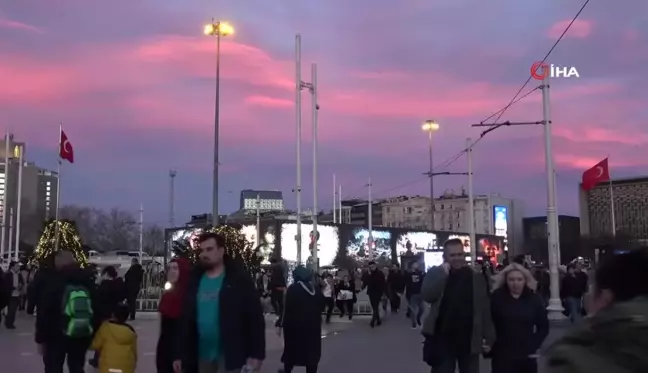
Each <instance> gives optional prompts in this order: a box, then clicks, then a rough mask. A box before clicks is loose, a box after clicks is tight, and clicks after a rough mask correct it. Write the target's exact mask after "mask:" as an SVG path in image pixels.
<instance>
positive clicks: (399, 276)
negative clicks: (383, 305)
mask: <svg viewBox="0 0 648 373" xmlns="http://www.w3.org/2000/svg"><path fill="white" fill-rule="evenodd" d="M404 288H405V276H404V275H403V271H401V269H400V267H399V266H398V263H394V264H393V265H392V268H391V270H390V271H389V276H388V277H387V292H388V293H389V303H390V305H391V311H392V313H398V310H399V309H400V306H401V296H402V295H403V289H404Z"/></svg>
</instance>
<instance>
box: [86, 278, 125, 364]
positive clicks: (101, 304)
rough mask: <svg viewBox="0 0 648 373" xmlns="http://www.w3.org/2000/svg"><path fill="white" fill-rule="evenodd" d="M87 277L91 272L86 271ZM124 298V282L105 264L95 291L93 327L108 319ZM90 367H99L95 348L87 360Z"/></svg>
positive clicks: (97, 326) (97, 327)
mask: <svg viewBox="0 0 648 373" xmlns="http://www.w3.org/2000/svg"><path fill="white" fill-rule="evenodd" d="M86 273H87V275H88V277H91V276H92V275H91V273H90V272H87V271H86ZM125 298H126V290H125V287H124V282H123V281H122V279H121V278H119V277H118V276H117V270H116V269H115V267H113V266H107V267H105V268H104V269H103V270H102V271H101V283H99V287H98V289H97V292H96V302H95V308H94V309H95V313H94V323H95V329H99V327H100V326H101V324H102V323H103V322H104V321H107V320H110V318H111V317H112V316H113V315H114V314H115V310H117V307H118V306H119V304H120V303H123V302H124V299H125ZM88 363H89V364H90V366H91V367H93V368H98V367H99V351H98V350H95V351H94V355H93V357H92V358H91V359H90V361H89V362H88Z"/></svg>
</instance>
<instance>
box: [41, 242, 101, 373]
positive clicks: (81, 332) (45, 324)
mask: <svg viewBox="0 0 648 373" xmlns="http://www.w3.org/2000/svg"><path fill="white" fill-rule="evenodd" d="M54 265H55V270H54V271H52V272H49V273H47V275H46V276H47V277H41V279H42V281H43V282H42V283H41V284H42V291H39V297H40V299H38V301H37V307H38V312H37V314H36V330H35V340H36V344H37V345H38V352H39V353H40V354H41V356H42V357H43V365H44V366H45V373H62V372H63V364H64V363H65V362H66V360H67V366H68V372H69V373H84V371H85V370H84V366H85V356H86V351H87V350H88V347H89V346H90V342H91V340H92V335H93V333H94V328H93V309H94V304H95V300H94V294H95V290H94V283H93V282H92V279H91V278H90V277H89V276H88V275H87V273H86V272H85V271H83V270H82V269H81V268H80V267H79V264H78V263H77V262H76V260H75V258H74V255H73V254H72V253H71V252H70V251H67V250H62V251H59V252H58V253H56V257H55V259H54Z"/></svg>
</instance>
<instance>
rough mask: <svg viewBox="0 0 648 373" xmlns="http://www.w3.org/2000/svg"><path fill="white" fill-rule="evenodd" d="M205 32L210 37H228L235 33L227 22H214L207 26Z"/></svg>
mask: <svg viewBox="0 0 648 373" xmlns="http://www.w3.org/2000/svg"><path fill="white" fill-rule="evenodd" d="M203 32H204V33H205V35H208V36H213V35H219V36H228V35H232V34H233V33H234V27H233V26H232V25H230V24H229V23H227V22H215V23H214V22H212V23H208V24H206V25H205V27H204V29H203Z"/></svg>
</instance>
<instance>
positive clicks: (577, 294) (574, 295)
mask: <svg viewBox="0 0 648 373" xmlns="http://www.w3.org/2000/svg"><path fill="white" fill-rule="evenodd" d="M587 283H588V279H587V275H586V274H585V273H583V271H582V270H581V268H580V264H578V263H575V264H574V263H572V264H569V265H568V266H567V275H566V276H565V278H563V280H562V286H561V287H560V293H561V298H562V299H563V300H564V302H565V305H566V306H567V313H568V315H569V320H570V321H571V322H572V324H575V323H577V322H579V321H580V320H581V319H582V318H583V296H584V295H585V293H586V292H587Z"/></svg>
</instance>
